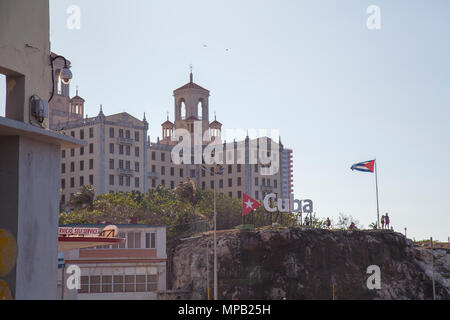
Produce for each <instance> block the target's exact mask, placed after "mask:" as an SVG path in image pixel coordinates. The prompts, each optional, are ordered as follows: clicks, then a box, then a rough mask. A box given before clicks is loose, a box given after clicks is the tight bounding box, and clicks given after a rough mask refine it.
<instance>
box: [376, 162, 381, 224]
mask: <svg viewBox="0 0 450 320" xmlns="http://www.w3.org/2000/svg"><path fill="white" fill-rule="evenodd" d="M375 186H376V190H377V229H379V228H380V206H379V203H378V173H377V159H375Z"/></svg>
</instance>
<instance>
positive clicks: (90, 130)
mask: <svg viewBox="0 0 450 320" xmlns="http://www.w3.org/2000/svg"><path fill="white" fill-rule="evenodd" d="M93 137H94V128H89V138H93Z"/></svg>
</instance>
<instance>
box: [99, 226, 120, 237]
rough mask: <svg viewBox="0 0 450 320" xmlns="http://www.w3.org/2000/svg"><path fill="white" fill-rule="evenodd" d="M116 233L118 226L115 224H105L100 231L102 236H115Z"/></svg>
mask: <svg viewBox="0 0 450 320" xmlns="http://www.w3.org/2000/svg"><path fill="white" fill-rule="evenodd" d="M118 234H119V228H117V226H114V225H109V226H106V227H105V228H104V229H103V231H102V233H101V235H102V237H105V238H116V237H117V236H118Z"/></svg>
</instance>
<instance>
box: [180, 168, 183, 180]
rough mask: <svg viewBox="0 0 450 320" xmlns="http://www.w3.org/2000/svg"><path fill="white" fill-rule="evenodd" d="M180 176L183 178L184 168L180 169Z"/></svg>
mask: <svg viewBox="0 0 450 320" xmlns="http://www.w3.org/2000/svg"><path fill="white" fill-rule="evenodd" d="M180 178H183V169H180Z"/></svg>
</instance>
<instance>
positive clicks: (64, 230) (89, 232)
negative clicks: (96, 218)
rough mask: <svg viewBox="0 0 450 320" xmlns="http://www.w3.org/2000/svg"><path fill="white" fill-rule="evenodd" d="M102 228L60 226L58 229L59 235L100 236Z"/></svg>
mask: <svg viewBox="0 0 450 320" xmlns="http://www.w3.org/2000/svg"><path fill="white" fill-rule="evenodd" d="M99 233H100V229H98V228H83V227H76V228H72V227H60V228H59V229H58V234H59V235H65V236H91V237H98V235H99Z"/></svg>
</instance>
